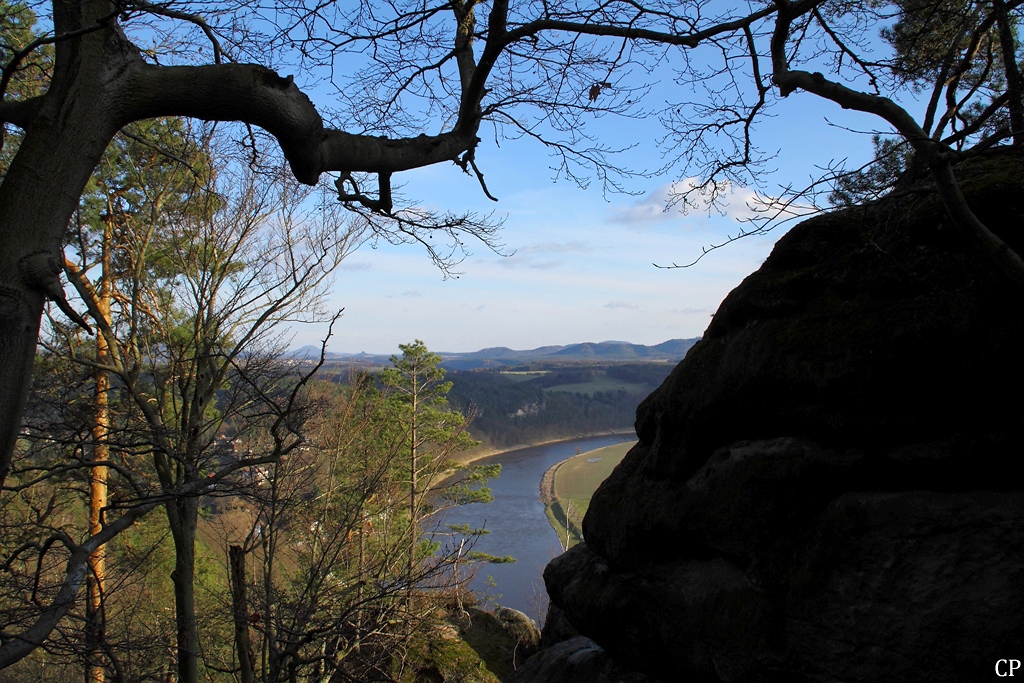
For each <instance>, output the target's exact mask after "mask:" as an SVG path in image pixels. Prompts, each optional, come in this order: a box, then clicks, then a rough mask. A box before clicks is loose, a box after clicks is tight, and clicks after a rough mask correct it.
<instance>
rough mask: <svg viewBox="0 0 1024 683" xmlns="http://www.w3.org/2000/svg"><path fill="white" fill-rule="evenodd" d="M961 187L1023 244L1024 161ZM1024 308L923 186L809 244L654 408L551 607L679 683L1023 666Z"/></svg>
mask: <svg viewBox="0 0 1024 683" xmlns="http://www.w3.org/2000/svg"><path fill="white" fill-rule="evenodd" d="M964 187H965V191H966V193H967V194H968V198H969V200H970V201H971V203H972V206H973V207H974V209H975V211H976V212H977V213H978V214H979V215H980V217H981V218H982V220H984V221H985V222H986V223H987V224H988V225H989V226H990V227H992V228H993V229H995V230H997V231H998V232H999V233H1000V234H1001V235H1002V236H1003V237H1004V239H1006V240H1007V241H1008V242H1010V243H1011V245H1012V246H1014V247H1015V248H1016V249H1018V250H1020V248H1021V246H1022V244H1021V238H1022V235H1024V229H1022V228H1024V220H1022V216H1024V192H1022V189H1021V188H1022V187H1024V170H1022V162H1021V157H1020V156H1019V155H1018V154H1017V153H1007V152H1000V153H996V154H992V155H990V156H989V157H987V158H986V159H984V160H982V161H981V162H978V163H976V164H975V165H974V166H973V167H972V168H971V169H969V170H968V171H965V176H964ZM1021 301H1024V292H1021V291H1019V290H1018V289H1015V288H1014V287H1013V286H1012V285H1010V284H1009V282H1008V281H1007V280H1006V279H1004V277H1003V276H1002V275H1001V274H1000V273H998V272H996V271H994V270H993V269H992V268H991V267H990V266H989V264H988V263H986V262H985V261H984V260H983V259H982V258H981V257H979V256H978V255H977V253H976V252H975V250H974V249H973V248H972V247H971V246H970V245H969V244H968V243H966V242H965V241H964V240H963V238H962V237H961V236H960V234H959V233H958V232H956V231H955V230H954V229H953V228H952V227H950V226H948V225H947V224H946V219H945V218H944V213H943V211H942V208H941V206H940V204H939V203H938V201H937V200H936V199H935V197H934V195H933V194H931V193H929V192H928V191H927V188H924V187H908V188H902V189H901V191H900V192H899V193H894V195H893V196H891V197H889V198H887V199H885V200H882V201H880V202H877V203H875V204H872V205H869V206H866V207H858V208H854V209H848V210H845V211H840V212H836V213H833V214H830V215H826V216H822V217H818V218H815V219H811V220H808V221H806V222H804V223H803V224H801V225H799V226H797V227H795V228H794V229H793V230H791V231H790V233H789V234H787V235H786V236H785V237H784V238H782V239H781V240H780V241H779V243H778V245H777V246H776V248H775V250H774V251H773V253H772V255H771V256H770V257H769V258H768V259H767V260H766V261H765V263H764V265H763V266H762V268H761V269H760V270H759V271H757V272H756V273H754V274H753V275H751V276H750V277H748V278H747V279H746V280H744V282H743V283H742V284H741V285H740V286H739V287H737V288H736V290H734V291H733V292H732V293H731V294H730V295H729V297H728V298H727V299H726V300H725V301H724V302H723V304H722V306H721V308H720V309H719V311H718V312H717V313H716V314H715V317H714V320H713V322H712V324H711V326H710V327H709V328H708V330H707V332H706V334H705V336H704V338H703V339H702V340H701V341H700V342H699V343H698V344H697V345H696V346H695V347H694V348H693V349H692V350H691V351H690V352H689V354H688V355H687V356H686V359H685V360H684V361H683V362H682V363H681V364H680V365H679V366H678V367H677V368H676V369H675V371H674V372H673V373H672V375H671V376H670V377H669V378H668V379H667V380H666V381H665V383H664V384H663V385H662V386H661V388H659V389H658V390H657V391H656V392H655V393H654V394H652V395H651V396H650V397H649V398H648V399H647V400H646V401H644V403H643V404H642V405H641V406H640V408H639V409H638V411H637V423H636V429H637V435H638V436H639V438H640V442H639V443H638V444H637V446H636V447H634V448H633V450H632V451H631V452H630V453H629V455H628V456H627V457H626V459H625V460H624V461H623V462H622V464H621V465H620V466H619V467H618V468H617V469H616V470H615V471H614V472H613V474H612V475H611V476H610V477H609V479H608V480H607V481H606V482H605V483H604V484H603V485H602V486H601V488H600V489H599V490H598V492H597V493H596V494H595V496H594V498H593V501H592V503H591V505H590V509H589V512H588V513H587V516H586V519H585V520H584V522H583V530H584V535H585V538H586V543H585V544H581V545H579V546H577V547H576V548H574V549H572V550H571V551H569V552H568V553H566V554H565V555H563V556H561V557H559V558H557V559H556V560H554V561H553V562H552V563H551V564H550V565H549V566H548V568H547V570H546V571H545V581H546V583H547V587H548V591H549V594H550V596H551V599H552V601H553V603H554V604H555V605H557V607H558V608H560V609H561V610H562V611H563V612H564V614H565V616H566V617H567V618H568V620H569V621H570V622H571V623H572V625H573V626H574V627H575V628H576V629H577V630H578V631H579V632H580V633H581V634H583V635H584V636H587V637H589V638H591V639H593V640H594V641H596V643H598V644H599V645H600V646H601V647H602V648H604V650H606V651H607V652H608V653H609V654H610V655H611V656H613V657H614V658H615V660H616V661H617V662H618V663H619V664H620V665H622V666H625V667H627V668H629V669H637V670H640V671H643V672H645V673H646V674H648V675H650V676H653V677H655V678H664V679H666V680H688V681H691V680H692V681H848V682H851V683H852V682H862V681H864V682H866V681H890V680H899V681H929V682H930V683H933V682H937V681H965V680H982V679H986V680H987V679H988V678H991V677H992V676H993V675H994V667H995V663H996V661H997V660H998V659H1001V658H1018V659H1024V610H1021V609H1020V605H1022V604H1024V479H1022V478H1021V477H1020V476H1019V475H1018V474H1017V469H1018V468H1017V467H1016V464H1017V460H1019V459H1020V457H1021V456H1020V453H1021V451H1020V447H1019V439H1020V437H1019V434H1018V431H1019V428H1020V426H1021V425H1022V424H1024V423H1022V420H1021V416H1022V415H1024V397H1022V392H1021V386H1024V344H1022V342H1024V316H1021V314H1020V310H1021ZM535 680H544V679H535Z"/></svg>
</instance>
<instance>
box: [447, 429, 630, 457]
mask: <svg viewBox="0 0 1024 683" xmlns="http://www.w3.org/2000/svg"><path fill="white" fill-rule="evenodd" d="M634 433H635V432H634V430H633V428H629V429H612V430H608V431H601V432H589V433H587V434H576V435H575V436H562V437H558V438H555V439H545V440H541V441H533V442H530V443H521V444H516V445H515V446H509V447H507V448H484V449H481V450H479V451H467V452H463V453H456V454H454V455H453V456H452V460H454V461H455V462H457V463H459V464H460V465H470V464H472V463H474V462H476V461H478V460H483V459H484V458H490V457H491V456H494V455H502V454H504V453H512V452H515V451H521V450H523V449H524V448H535V447H537V446H550V445H552V444H558V443H565V442H567V441H579V440H580V439H589V438H592V437H597V436H622V435H623V434H634Z"/></svg>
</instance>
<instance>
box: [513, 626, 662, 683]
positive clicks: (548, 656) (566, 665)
mask: <svg viewBox="0 0 1024 683" xmlns="http://www.w3.org/2000/svg"><path fill="white" fill-rule="evenodd" d="M533 681H551V682H557V683H658V682H657V681H652V680H651V679H650V678H648V677H647V676H645V675H643V674H641V673H639V672H636V671H627V670H624V669H623V668H622V667H621V666H619V665H618V664H616V663H615V661H614V660H613V659H612V658H611V657H609V656H608V654H607V653H606V652H605V651H604V650H602V649H601V646H599V645H598V644H597V643H595V642H594V641H592V640H590V639H589V638H584V637H583V636H576V637H574V638H571V639H569V640H566V641H563V642H561V643H558V644H557V645H555V646H554V647H552V648H550V649H547V650H545V651H544V652H542V653H541V654H539V655H537V656H536V657H533V658H531V659H530V660H529V661H528V662H527V663H526V664H525V665H524V666H523V667H522V668H521V669H518V670H517V671H516V672H515V674H513V675H512V677H511V678H509V679H508V681H507V683H531V682H533Z"/></svg>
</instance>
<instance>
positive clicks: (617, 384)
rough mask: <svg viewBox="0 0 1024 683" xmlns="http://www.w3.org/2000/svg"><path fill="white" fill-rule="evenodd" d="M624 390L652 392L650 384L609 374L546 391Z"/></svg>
mask: <svg viewBox="0 0 1024 683" xmlns="http://www.w3.org/2000/svg"><path fill="white" fill-rule="evenodd" d="M619 390H623V391H626V392H629V393H631V394H641V393H642V394H649V393H650V392H651V386H650V385H649V384H633V383H631V382H624V381H622V380H621V379H616V378H614V377H609V376H608V375H603V374H602V375H597V376H596V377H594V378H593V379H591V380H590V381H589V382H582V383H579V384H559V385H557V386H553V387H547V388H546V389H545V390H544V391H564V392H567V393H570V394H576V393H579V394H587V395H588V396H589V395H591V394H593V393H594V392H595V391H619Z"/></svg>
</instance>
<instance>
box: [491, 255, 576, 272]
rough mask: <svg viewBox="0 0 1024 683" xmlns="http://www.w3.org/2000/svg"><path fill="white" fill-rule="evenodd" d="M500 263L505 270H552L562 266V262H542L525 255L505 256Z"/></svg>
mask: <svg viewBox="0 0 1024 683" xmlns="http://www.w3.org/2000/svg"><path fill="white" fill-rule="evenodd" d="M498 263H499V264H500V265H501V266H503V267H505V268H535V269H537V270H551V269H552V268H557V267H558V266H560V265H562V262H561V261H540V260H537V259H535V258H533V257H532V256H527V255H525V254H519V253H516V254H513V255H511V256H505V257H503V258H502V259H501V260H499V261H498Z"/></svg>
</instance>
